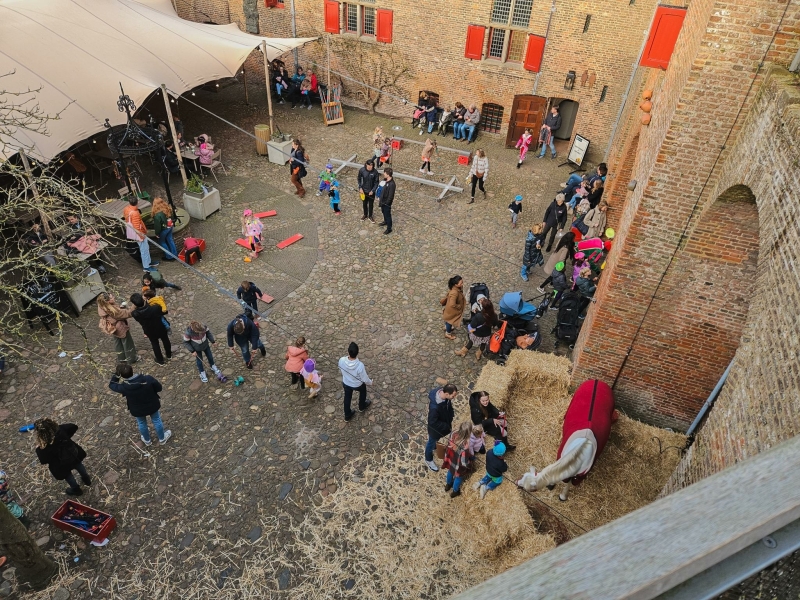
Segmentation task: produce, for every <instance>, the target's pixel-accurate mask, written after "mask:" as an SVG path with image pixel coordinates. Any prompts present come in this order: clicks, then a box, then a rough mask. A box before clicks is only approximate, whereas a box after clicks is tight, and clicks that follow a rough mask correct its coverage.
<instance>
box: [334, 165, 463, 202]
mask: <svg viewBox="0 0 800 600" xmlns="http://www.w3.org/2000/svg"><path fill="white" fill-rule="evenodd" d="M328 161H329V162H332V163H335V164H337V165H343V166H345V167H352V168H353V169H360V168H361V167H363V166H364V165H360V164H358V163H354V162H350V161H348V160H340V159H338V158H329V159H328ZM379 171H380V170H379ZM392 177H393V178H394V179H404V180H406V181H413V182H414V183H424V184H425V185H431V186H433V187H438V188H443V189H444V190H446V191H448V192H451V191H452V192H459V193H461V192H463V191H464V188H460V187H458V186H455V185H450V184H448V183H441V182H439V181H432V180H430V179H423V178H422V177H414V176H413V175H406V174H405V173H398V172H397V171H395V172H394V174H393V175H392ZM451 181H452V180H451Z"/></svg>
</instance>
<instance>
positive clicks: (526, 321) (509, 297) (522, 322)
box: [500, 292, 536, 330]
mask: <svg viewBox="0 0 800 600" xmlns="http://www.w3.org/2000/svg"><path fill="white" fill-rule="evenodd" d="M535 315H536V306H534V305H533V304H531V303H530V302H525V301H524V300H523V299H522V292H508V293H507V294H503V297H502V298H501V299H500V318H501V319H503V320H505V321H508V324H509V325H511V326H512V327H514V328H515V329H523V330H525V329H528V327H529V326H530V325H531V324H532V323H533V317H534V316H535Z"/></svg>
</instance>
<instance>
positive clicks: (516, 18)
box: [511, 0, 533, 27]
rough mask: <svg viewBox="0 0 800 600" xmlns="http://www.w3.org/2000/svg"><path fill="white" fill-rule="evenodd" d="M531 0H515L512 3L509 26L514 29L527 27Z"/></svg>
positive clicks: (531, 5) (531, 7)
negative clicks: (512, 10)
mask: <svg viewBox="0 0 800 600" xmlns="http://www.w3.org/2000/svg"><path fill="white" fill-rule="evenodd" d="M532 9H533V0H516V2H514V12H513V14H512V16H511V24H512V25H515V26H516V27H527V26H528V25H529V24H530V22H531V10H532Z"/></svg>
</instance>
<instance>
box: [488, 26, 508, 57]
mask: <svg viewBox="0 0 800 600" xmlns="http://www.w3.org/2000/svg"><path fill="white" fill-rule="evenodd" d="M505 40H506V30H505V29H492V31H491V33H490V35H489V57H490V58H497V59H502V58H503V43H504V42H505Z"/></svg>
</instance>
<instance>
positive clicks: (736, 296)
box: [594, 185, 759, 429]
mask: <svg viewBox="0 0 800 600" xmlns="http://www.w3.org/2000/svg"><path fill="white" fill-rule="evenodd" d="M648 243H651V244H658V243H660V240H659V238H658V237H657V236H656V237H651V238H650V239H649V240H648ZM664 243H665V244H667V243H672V242H667V241H666V239H665V241H664ZM758 248H759V238H758V208H757V206H756V201H755V197H754V195H753V193H752V192H751V191H750V189H749V188H748V187H747V186H744V185H736V186H733V187H731V188H728V189H727V190H726V191H725V192H723V193H722V194H721V195H720V196H719V197H718V198H717V199H716V200H715V201H714V202H712V203H711V204H710V206H708V207H707V208H706V210H705V211H704V213H703V214H702V215H701V217H700V218H699V219H698V222H697V224H696V225H695V226H694V229H693V230H692V233H691V234H690V236H689V237H688V238H687V239H686V240H685V242H684V243H683V244H682V246H681V248H680V249H679V250H678V253H677V254H676V256H675V259H674V260H673V261H672V263H671V265H670V266H669V268H668V270H667V272H666V273H665V274H664V276H663V280H662V282H661V285H660V286H659V288H658V292H657V294H656V296H655V297H654V298H652V302H651V301H650V298H643V299H641V300H642V302H643V303H645V304H646V305H648V307H649V308H648V310H647V314H646V316H645V317H644V321H643V322H642V323H641V326H640V327H639V328H638V331H637V332H635V333H634V335H633V336H632V338H633V339H634V342H633V345H632V349H631V352H630V354H629V356H628V357H627V360H625V361H624V362H623V363H622V365H621V370H619V371H617V372H616V373H615V375H616V385H615V393H616V395H617V398H618V402H619V403H620V405H621V406H622V408H623V409H625V410H626V412H628V413H629V414H630V415H632V416H635V417H637V418H640V419H642V420H645V421H647V422H652V423H657V424H661V425H665V426H670V427H674V428H677V429H685V428H686V427H687V426H688V424H689V423H690V422H691V421H692V420H693V419H694V417H695V416H696V415H697V413H698V411H699V410H700V408H701V406H702V405H703V402H704V401H705V400H706V397H707V395H708V391H709V390H710V389H712V388H713V387H714V385H715V384H716V382H717V380H718V379H719V377H720V375H721V374H722V373H723V371H724V370H725V368H726V367H727V365H728V363H729V362H730V361H731V359H732V358H733V355H734V354H735V352H736V349H737V348H738V346H739V340H740V338H741V334H742V330H743V327H744V323H745V320H746V317H747V312H748V307H749V303H750V298H751V296H752V290H754V289H755V279H756V276H757V265H758ZM627 268H628V269H633V270H634V271H636V270H639V269H642V270H643V269H645V268H646V265H645V264H644V263H642V262H639V263H634V264H632V265H630V266H628V267H627ZM632 275H634V276H635V275H636V273H632ZM602 310H603V309H602V307H601V306H598V311H599V312H602ZM598 318H599V319H600V321H601V322H602V321H603V318H602V316H600V317H598V315H595V319H598ZM597 325H598V324H597V322H595V324H594V326H595V327H597ZM607 378H608V376H607Z"/></svg>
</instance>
